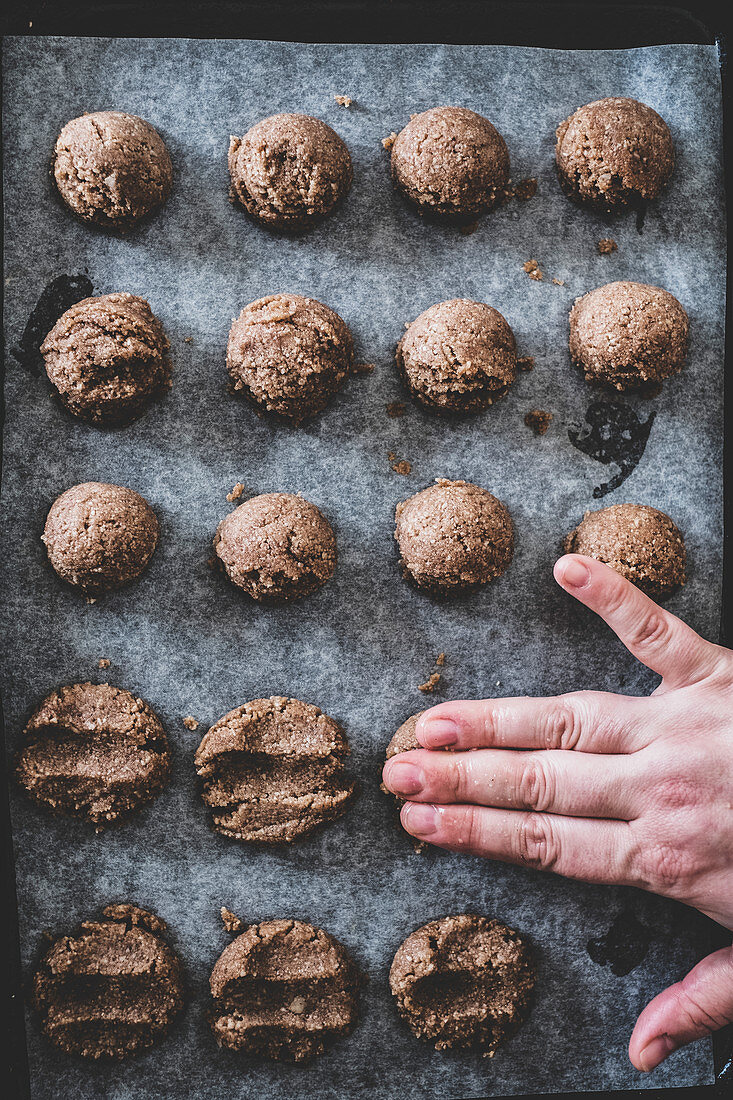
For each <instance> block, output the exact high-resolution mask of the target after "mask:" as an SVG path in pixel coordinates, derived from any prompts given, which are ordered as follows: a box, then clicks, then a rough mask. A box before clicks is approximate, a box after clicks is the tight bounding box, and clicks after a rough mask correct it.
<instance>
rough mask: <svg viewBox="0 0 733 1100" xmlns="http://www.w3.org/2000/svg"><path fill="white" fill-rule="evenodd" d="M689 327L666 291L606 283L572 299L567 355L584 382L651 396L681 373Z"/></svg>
mask: <svg viewBox="0 0 733 1100" xmlns="http://www.w3.org/2000/svg"><path fill="white" fill-rule="evenodd" d="M689 328H690V323H689V320H688V317H687V313H686V312H685V310H684V309H683V307H682V306H681V305H680V303H679V302H678V301H677V299H676V298H675V297H674V295H673V294H670V293H669V291H668V290H663V289H662V288H661V287H659V286H647V285H646V284H645V283H629V282H619V283H607V284H606V285H605V286H599V287H598V288H597V289H596V290H591V291H589V293H588V294H584V295H583V297H582V298H576V300H575V304H574V305H573V308H572V309H571V311H570V355H571V356H572V359H573V362H575V363H576V364H577V365H578V366H580V367H581V368H582V369H583V370H584V372H585V379H586V381H587V382H593V383H598V384H600V385H606V386H612V387H613V388H614V389H617V390H620V391H621V392H627V391H633V390H639V391H641V392H644V391H647V392H651V393H654V392H656V391H657V390H658V388H659V386H660V384H661V382H662V381H663V380H664V379H665V378H669V377H670V375H672V374H677V373H678V372H679V371H680V370H682V366H683V364H684V361H685V355H686V354H687V338H688V333H689Z"/></svg>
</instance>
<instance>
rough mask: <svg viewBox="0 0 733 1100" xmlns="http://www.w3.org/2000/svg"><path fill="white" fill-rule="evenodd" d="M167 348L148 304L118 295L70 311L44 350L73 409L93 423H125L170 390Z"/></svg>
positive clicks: (64, 399) (52, 375)
mask: <svg viewBox="0 0 733 1100" xmlns="http://www.w3.org/2000/svg"><path fill="white" fill-rule="evenodd" d="M169 346H170V345H169V344H168V339H167V337H166V335H165V333H164V332H163V328H162V326H161V324H160V321H159V320H158V319H157V317H156V316H155V315H154V314H153V312H152V310H151V309H150V305H149V304H148V302H146V301H145V299H144V298H138V297H137V296H136V295H134V294H124V293H118V294H104V295H102V296H101V297H99V298H84V299H82V301H80V302H77V303H76V304H75V305H73V306H72V307H71V309H67V311H66V313H64V314H62V315H61V317H59V319H58V321H57V322H56V324H55V325H54V326H53V328H52V329H51V331H50V332H49V334H48V336H47V337H46V339H45V340H44V341H43V343H42V344H41V354H42V355H43V359H44V362H45V365H46V373H47V374H48V377H49V379H50V381H51V383H52V384H53V385H54V386H55V387H56V390H57V391H58V395H59V397H60V398H61V401H62V402H63V404H64V405H65V406H66V408H67V409H68V410H69V412H70V413H73V415H74V416H78V417H79V418H80V419H81V420H88V421H90V422H91V423H92V424H125V423H128V422H129V421H131V420H134V419H135V418H136V417H138V416H140V414H141V413H142V412H144V411H145V409H146V407H147V406H148V405H149V404H150V402H151V401H153V400H154V399H155V398H156V397H159V396H160V395H161V394H162V393H164V392H165V390H167V389H169V388H170V384H171V363H170V359H169V357H168V350H169Z"/></svg>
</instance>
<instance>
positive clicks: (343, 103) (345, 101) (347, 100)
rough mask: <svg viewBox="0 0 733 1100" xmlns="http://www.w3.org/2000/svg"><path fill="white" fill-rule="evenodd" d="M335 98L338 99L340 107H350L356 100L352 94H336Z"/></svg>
mask: <svg viewBox="0 0 733 1100" xmlns="http://www.w3.org/2000/svg"><path fill="white" fill-rule="evenodd" d="M333 98H334V99H335V100H336V102H337V103H338V105H339V107H350V106H351V104H352V103H353V102H354V101H353V99H352V98H351V96H350V95H335V96H334V97H333Z"/></svg>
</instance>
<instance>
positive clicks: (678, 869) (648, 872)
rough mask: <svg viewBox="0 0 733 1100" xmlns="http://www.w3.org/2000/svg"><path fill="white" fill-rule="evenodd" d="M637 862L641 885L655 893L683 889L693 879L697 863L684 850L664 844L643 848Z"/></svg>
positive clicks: (637, 873)
mask: <svg viewBox="0 0 733 1100" xmlns="http://www.w3.org/2000/svg"><path fill="white" fill-rule="evenodd" d="M635 862H636V868H635V870H636V878H637V879H638V881H639V884H640V885H641V886H643V887H644V888H645V889H647V890H652V891H653V892H654V893H674V892H677V891H679V890H680V889H683V888H684V886H685V884H686V883H687V882H689V880H690V879H691V878H692V876H693V874H694V871H695V863H696V861H695V860H694V859H693V858H692V856H691V855H690V853H689V852H687V851H686V850H685V849H684V848H682V847H679V846H675V845H673V844H668V843H664V842H662V843H658V844H652V845H649V846H646V847H643V848H641V849H640V850H639V851H638V852H637V855H636V861H635Z"/></svg>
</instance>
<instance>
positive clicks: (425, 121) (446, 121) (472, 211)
mask: <svg viewBox="0 0 733 1100" xmlns="http://www.w3.org/2000/svg"><path fill="white" fill-rule="evenodd" d="M392 179H393V180H394V183H395V186H396V187H397V189H398V191H400V192H401V193H402V194H403V195H404V196H405V197H406V198H407V199H408V200H409V201H410V202H411V203H413V204H414V205H415V206H416V207H417V209H418V211H419V212H420V213H421V214H426V215H430V216H431V217H434V218H438V219H441V220H459V221H460V220H470V219H474V218H477V217H479V215H481V214H485V213H487V212H488V211H489V210H492V209H493V208H494V206H496V204H497V203H498V202H500V201H501V200H502V199H503V198H504V195H505V194H506V189H507V185H508V183H509V153H508V151H507V147H506V142H505V141H504V138H503V137H502V136H501V134H500V133H499V132H498V130H496V129H495V128H494V126H492V124H491V123H490V122H489V120H488V119H487V118H483V117H482V116H481V115H477V114H476V113H475V112H474V111H469V110H468V109H467V108H465V107H431V108H430V110H429V111H422V112H421V113H420V114H418V115H413V116H412V118H411V119H410V121H409V122H408V123H407V126H405V128H404V130H402V131H401V132H400V133H399V134H398V135H397V138H396V139H395V142H394V144H393V145H392Z"/></svg>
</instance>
